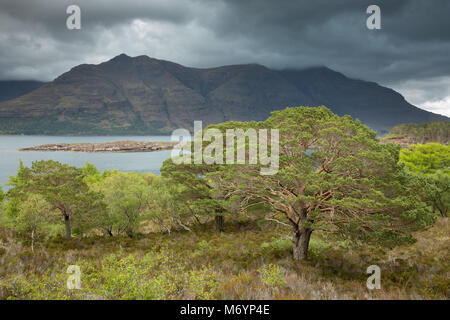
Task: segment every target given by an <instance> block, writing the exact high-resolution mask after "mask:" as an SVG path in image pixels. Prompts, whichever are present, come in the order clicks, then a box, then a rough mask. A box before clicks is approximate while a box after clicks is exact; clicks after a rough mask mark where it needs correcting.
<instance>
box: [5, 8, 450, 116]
mask: <svg viewBox="0 0 450 320" xmlns="http://www.w3.org/2000/svg"><path fill="white" fill-rule="evenodd" d="M70 4H77V5H79V6H80V8H81V14H82V29H81V30H76V31H73V30H68V29H67V28H66V18H67V14H66V13H65V11H66V8H67V6H68V5H70ZM371 4H377V5H379V6H380V8H381V16H382V17H381V23H382V29H381V30H368V29H367V28H366V18H367V16H368V15H367V14H366V8H367V7H368V6H369V5H371ZM449 16H450V1H447V0H434V1H426V0H396V1H392V0H384V1H372V0H339V1H332V0H328V1H325V0H314V1H310V0H298V1H293V0H289V1H287V0H283V1H263V0H247V1H243V0H229V1H225V0H224V1H212V0H186V1H183V0H171V1H170V0H156V1H151V0H148V1H139V0H127V1H106V0H96V1H92V0H78V1H75V0H35V1H29V0H28V1H25V0H11V1H5V0H0V53H1V55H0V78H2V79H12V78H16V79H17V78H19V79H20V78H22V79H23V78H34V79H43V80H50V79H52V78H54V77H56V76H58V75H59V74H61V73H62V72H65V71H67V70H68V69H70V68H71V67H73V66H75V65H77V64H80V63H99V62H102V61H105V60H108V59H110V58H112V57H113V56H115V55H117V54H119V53H122V52H125V53H127V54H128V55H130V56H135V55H140V54H146V55H149V56H154V57H156V58H162V59H166V60H172V61H176V62H179V63H182V64H185V65H189V66H197V67H209V66H217V65H223V64H237V63H250V62H256V63H260V64H264V65H267V66H269V67H273V68H304V67H308V66H315V65H325V66H328V67H330V68H332V69H335V70H338V71H341V72H343V73H345V74H347V75H349V76H352V77H356V78H361V79H367V80H372V81H377V82H379V83H381V84H385V85H389V86H391V87H394V88H397V89H399V90H401V92H402V93H404V94H405V95H406V97H407V98H411V99H413V101H411V102H415V103H418V104H421V105H423V106H425V104H426V103H427V102H433V101H434V102H436V101H443V100H445V98H446V97H450V88H449V87H448V84H449V83H450V82H449V77H450V54H449V53H450V32H449V31H450V19H449ZM424 83H433V89H432V90H431V89H430V88H429V86H426V85H424ZM425 88H428V89H425ZM421 90H422V93H421ZM445 101H446V100H445ZM425 107H426V106H425ZM446 107H448V108H449V109H450V106H447V105H446V104H445V103H444V104H443V108H446ZM444 112H445V110H444ZM449 112H450V111H449Z"/></svg>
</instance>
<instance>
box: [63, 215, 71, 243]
mask: <svg viewBox="0 0 450 320" xmlns="http://www.w3.org/2000/svg"><path fill="white" fill-rule="evenodd" d="M64 222H65V223H66V239H70V238H71V236H72V234H71V230H70V217H69V216H64Z"/></svg>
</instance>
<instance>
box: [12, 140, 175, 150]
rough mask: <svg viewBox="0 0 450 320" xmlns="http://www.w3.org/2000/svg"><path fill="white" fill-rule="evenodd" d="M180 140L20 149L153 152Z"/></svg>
mask: <svg viewBox="0 0 450 320" xmlns="http://www.w3.org/2000/svg"><path fill="white" fill-rule="evenodd" d="M177 143H178V142H149V141H132V140H124V141H115V142H102V143H56V144H42V145H39V146H35V147H29V148H21V149H19V151H67V152H152V151H163V150H172V149H173V148H174V146H175V145H176V144H177Z"/></svg>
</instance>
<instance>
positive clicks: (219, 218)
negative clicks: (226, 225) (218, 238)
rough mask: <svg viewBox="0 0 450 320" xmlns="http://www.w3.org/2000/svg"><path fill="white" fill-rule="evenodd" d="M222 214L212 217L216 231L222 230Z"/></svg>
mask: <svg viewBox="0 0 450 320" xmlns="http://www.w3.org/2000/svg"><path fill="white" fill-rule="evenodd" d="M223 220H224V219H223V216H215V217H214V227H215V228H216V230H217V231H220V232H222V231H223Z"/></svg>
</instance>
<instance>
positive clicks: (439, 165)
mask: <svg viewBox="0 0 450 320" xmlns="http://www.w3.org/2000/svg"><path fill="white" fill-rule="evenodd" d="M400 163H403V164H405V166H406V168H407V169H408V170H409V171H411V172H412V173H415V174H422V175H428V174H433V173H436V172H437V171H438V170H441V171H443V173H445V174H448V175H450V146H446V145H442V144H439V143H427V144H415V145H410V146H409V149H402V150H401V151H400Z"/></svg>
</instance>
